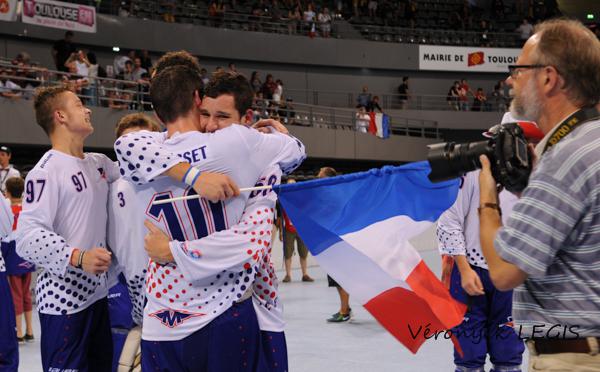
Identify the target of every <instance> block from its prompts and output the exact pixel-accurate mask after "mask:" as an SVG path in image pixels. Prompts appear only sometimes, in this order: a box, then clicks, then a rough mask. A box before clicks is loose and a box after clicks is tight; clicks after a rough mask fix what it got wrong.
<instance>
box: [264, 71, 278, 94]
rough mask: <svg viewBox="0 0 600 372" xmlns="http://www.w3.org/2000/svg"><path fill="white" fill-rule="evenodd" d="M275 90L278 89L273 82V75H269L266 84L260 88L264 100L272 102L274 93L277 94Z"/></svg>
mask: <svg viewBox="0 0 600 372" xmlns="http://www.w3.org/2000/svg"><path fill="white" fill-rule="evenodd" d="M275 89H277V84H276V83H275V81H273V75H271V74H268V75H267V79H266V80H265V83H264V84H263V85H262V87H261V88H260V91H261V92H262V95H263V98H264V99H268V100H272V99H273V93H275Z"/></svg>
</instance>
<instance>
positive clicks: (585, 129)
mask: <svg viewBox="0 0 600 372" xmlns="http://www.w3.org/2000/svg"><path fill="white" fill-rule="evenodd" d="M494 245H495V247H496V250H497V252H498V254H499V255H500V256H501V257H502V258H503V259H504V260H506V261H508V262H510V263H513V264H515V265H517V266H518V267H519V268H520V269H521V270H523V271H524V272H526V273H527V274H528V276H529V277H528V279H527V280H526V281H525V282H524V283H523V284H522V285H520V286H519V287H517V288H515V290H514V295H513V296H514V297H513V318H514V319H515V323H516V330H517V332H519V333H520V335H521V336H522V337H538V338H539V337H550V338H575V337H585V336H600V120H595V121H592V122H588V123H584V124H582V125H581V126H579V127H577V128H575V129H574V131H573V132H572V133H571V134H569V135H567V136H566V137H565V138H563V139H562V140H561V141H560V142H559V143H557V144H556V145H555V146H553V147H552V148H550V149H549V150H548V151H547V152H546V153H545V154H544V155H543V156H542V158H541V159H540V161H539V164H538V165H537V167H536V169H535V170H534V172H533V173H532V175H531V178H530V180H529V185H528V187H527V188H526V189H525V190H524V192H523V195H522V197H521V199H520V200H519V201H518V202H517V204H516V205H515V207H514V210H513V213H512V214H511V216H510V218H509V220H508V222H507V223H506V225H505V226H504V227H502V228H501V229H500V230H499V234H498V235H497V238H496V240H495V242H494Z"/></svg>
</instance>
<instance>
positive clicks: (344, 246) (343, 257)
mask: <svg viewBox="0 0 600 372" xmlns="http://www.w3.org/2000/svg"><path fill="white" fill-rule="evenodd" d="M315 258H316V259H317V262H319V265H321V267H323V269H324V270H325V271H326V272H327V273H328V274H329V275H330V276H331V277H332V278H333V279H335V280H336V281H337V282H338V283H339V284H340V285H341V286H342V288H344V289H345V290H346V291H347V292H348V293H352V297H353V298H355V299H356V300H357V301H358V302H359V303H361V304H363V305H364V304H366V303H367V302H369V301H370V300H371V299H373V298H374V297H376V296H378V295H380V294H381V293H382V292H385V291H387V290H389V289H391V288H394V287H402V288H406V289H408V290H410V288H409V287H408V285H407V284H406V283H404V282H403V281H401V280H397V279H394V278H392V277H391V276H389V275H388V274H387V273H385V272H384V271H383V270H382V269H381V267H380V266H379V265H377V264H376V263H375V262H373V261H371V259H370V258H369V257H367V256H365V255H364V254H362V253H361V252H359V251H357V250H356V249H354V248H353V247H352V246H351V245H350V244H348V243H347V242H346V241H340V242H338V243H336V244H334V245H333V246H331V247H329V248H327V249H326V250H325V251H323V252H321V253H319V254H318V255H316V256H315Z"/></svg>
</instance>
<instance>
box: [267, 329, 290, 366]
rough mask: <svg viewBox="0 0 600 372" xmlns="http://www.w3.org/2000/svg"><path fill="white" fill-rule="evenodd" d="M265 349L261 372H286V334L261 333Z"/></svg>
mask: <svg viewBox="0 0 600 372" xmlns="http://www.w3.org/2000/svg"><path fill="white" fill-rule="evenodd" d="M260 335H261V339H262V340H261V341H262V349H263V358H264V360H263V362H262V363H261V365H262V366H264V367H263V368H261V369H260V371H261V372H262V371H265V372H266V371H272V372H286V371H287V370H288V357H287V343H286V341H285V333H284V332H269V331H260Z"/></svg>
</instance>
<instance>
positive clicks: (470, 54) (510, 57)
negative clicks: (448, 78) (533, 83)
mask: <svg viewBox="0 0 600 372" xmlns="http://www.w3.org/2000/svg"><path fill="white" fill-rule="evenodd" d="M520 53H521V49H505V48H477V47H448V46H437V45H419V69H420V70H435V71H472V72H504V73H508V65H514V64H516V63H517V58H519V54H520Z"/></svg>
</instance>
